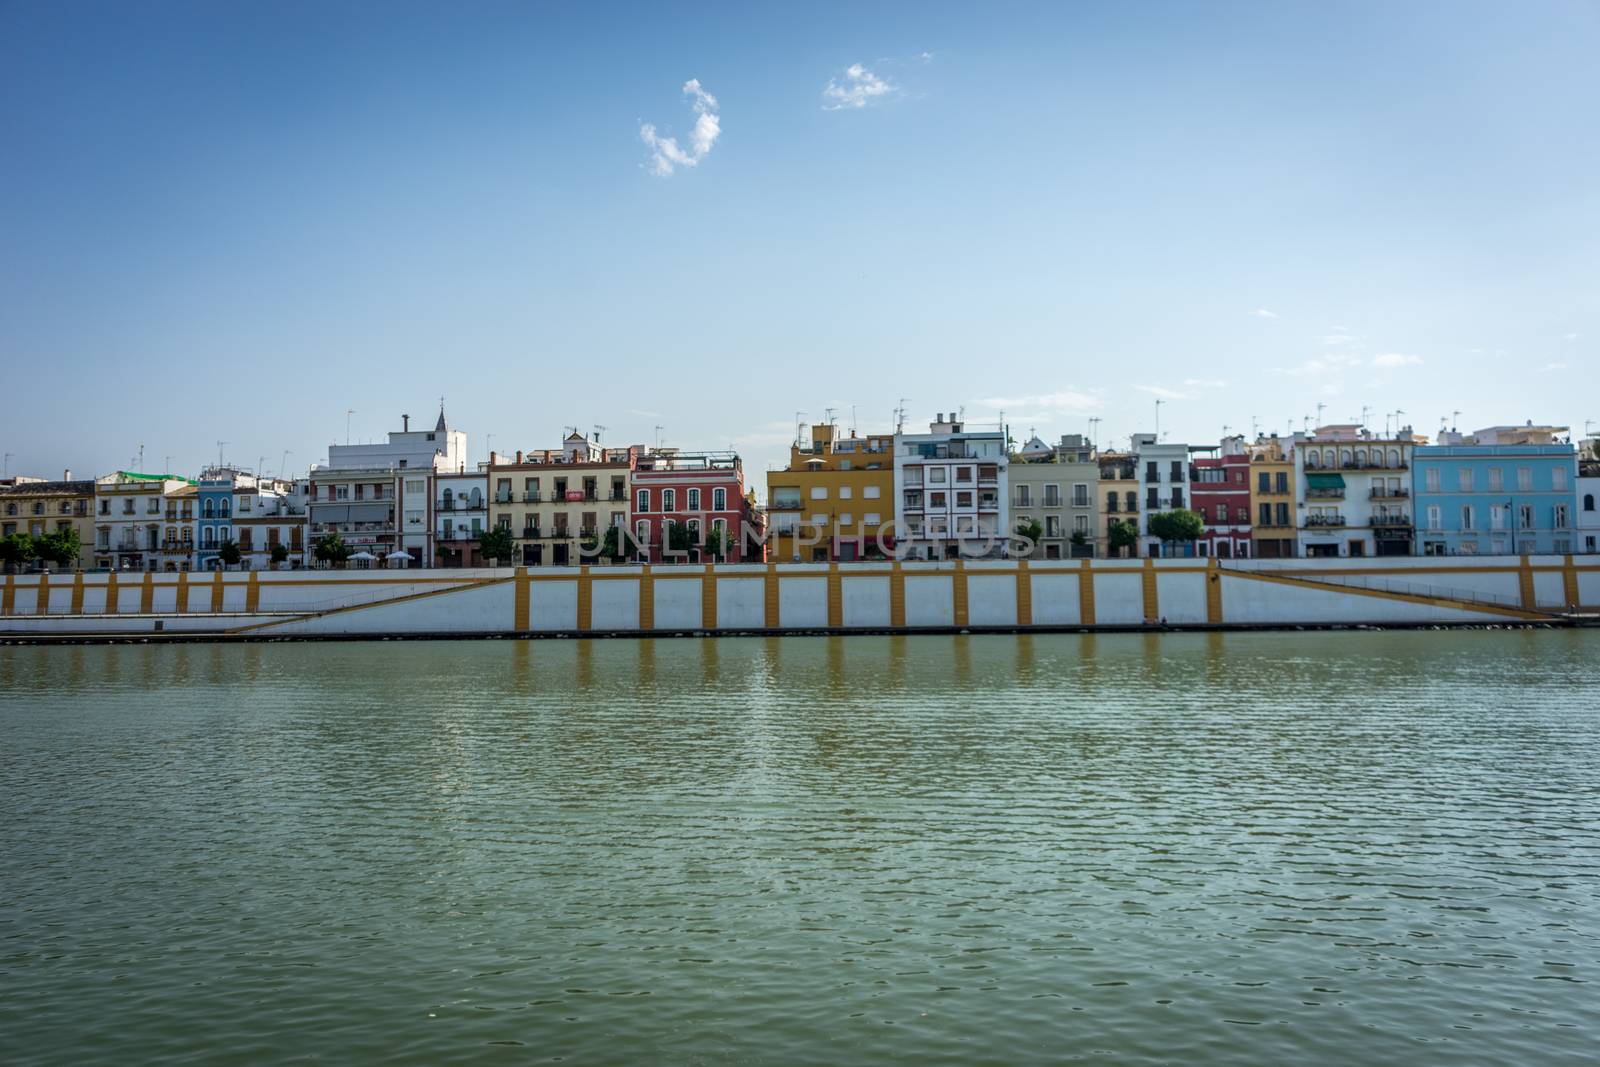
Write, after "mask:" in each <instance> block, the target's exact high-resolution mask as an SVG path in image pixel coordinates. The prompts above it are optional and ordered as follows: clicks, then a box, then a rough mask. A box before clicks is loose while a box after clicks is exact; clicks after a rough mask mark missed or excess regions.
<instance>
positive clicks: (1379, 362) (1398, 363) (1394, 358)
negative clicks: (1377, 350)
mask: <svg viewBox="0 0 1600 1067" xmlns="http://www.w3.org/2000/svg"><path fill="white" fill-rule="evenodd" d="M1421 362H1422V357H1421V356H1408V355H1404V354H1403V353H1400V352H1384V353H1382V354H1381V355H1377V356H1373V357H1372V365H1373V366H1374V367H1382V368H1383V369H1384V370H1393V369H1394V368H1396V367H1412V366H1416V365H1417V364H1419V363H1421Z"/></svg>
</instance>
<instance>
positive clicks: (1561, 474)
mask: <svg viewBox="0 0 1600 1067" xmlns="http://www.w3.org/2000/svg"><path fill="white" fill-rule="evenodd" d="M1566 487H1567V468H1565V467H1552V468H1550V488H1552V489H1565V488H1566Z"/></svg>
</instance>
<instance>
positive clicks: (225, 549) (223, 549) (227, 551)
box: [217, 537, 239, 567]
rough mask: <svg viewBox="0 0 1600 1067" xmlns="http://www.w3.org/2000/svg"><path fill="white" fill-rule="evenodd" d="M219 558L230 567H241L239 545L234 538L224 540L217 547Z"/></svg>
mask: <svg viewBox="0 0 1600 1067" xmlns="http://www.w3.org/2000/svg"><path fill="white" fill-rule="evenodd" d="M217 558H218V559H220V560H221V561H222V562H223V563H225V564H227V565H228V566H230V567H237V566H238V565H239V543H238V542H237V541H235V540H234V539H233V538H231V537H228V538H224V539H223V542H222V543H221V544H220V545H218V546H217Z"/></svg>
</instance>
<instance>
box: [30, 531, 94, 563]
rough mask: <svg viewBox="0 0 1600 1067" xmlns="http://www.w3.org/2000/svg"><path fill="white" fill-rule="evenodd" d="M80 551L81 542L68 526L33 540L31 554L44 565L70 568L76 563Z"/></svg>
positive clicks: (76, 532)
mask: <svg viewBox="0 0 1600 1067" xmlns="http://www.w3.org/2000/svg"><path fill="white" fill-rule="evenodd" d="M82 551H83V542H82V540H80V539H79V537H78V531H77V530H75V529H73V528H72V527H70V526H69V527H67V528H66V529H64V530H57V531H56V532H55V533H51V534H45V535H44V536H43V537H36V538H34V540H33V554H34V555H35V556H36V557H38V558H39V559H42V560H44V561H45V562H46V563H54V564H56V565H57V566H60V567H70V566H72V565H73V564H74V563H76V562H78V554H79V553H80V552H82Z"/></svg>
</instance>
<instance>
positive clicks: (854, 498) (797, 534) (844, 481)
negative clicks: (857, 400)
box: [767, 423, 897, 563]
mask: <svg viewBox="0 0 1600 1067" xmlns="http://www.w3.org/2000/svg"><path fill="white" fill-rule="evenodd" d="M894 457H895V445H894V438H893V437H892V436H891V435H888V434H868V435H865V436H858V435H857V434H856V433H855V432H854V431H853V430H852V431H851V433H850V434H849V435H847V436H844V437H840V436H838V429H837V427H835V426H833V425H832V424H830V423H818V424H816V425H815V426H812V427H811V438H810V443H809V444H802V443H801V441H799V440H797V441H795V443H794V444H793V445H791V446H790V448H789V465H788V467H786V468H785V469H784V470H781V471H768V472H767V521H768V525H767V558H768V559H771V560H776V561H779V562H784V563H790V562H803V563H811V562H830V561H849V560H857V559H882V558H883V557H884V556H885V555H887V554H889V553H892V552H893V551H894V546H895V543H896V540H895V534H896V532H897V531H896V529H895V509H894V500H895V496H894Z"/></svg>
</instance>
